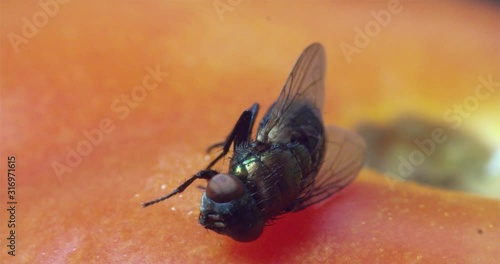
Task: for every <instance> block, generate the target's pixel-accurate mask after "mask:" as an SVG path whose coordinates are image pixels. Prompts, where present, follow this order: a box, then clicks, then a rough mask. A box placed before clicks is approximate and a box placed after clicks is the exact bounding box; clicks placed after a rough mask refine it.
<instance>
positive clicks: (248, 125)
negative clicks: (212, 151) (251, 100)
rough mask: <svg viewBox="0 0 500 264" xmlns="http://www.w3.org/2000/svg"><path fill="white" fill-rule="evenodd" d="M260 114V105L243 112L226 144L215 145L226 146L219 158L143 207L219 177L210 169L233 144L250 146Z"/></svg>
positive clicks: (218, 144)
mask: <svg viewBox="0 0 500 264" xmlns="http://www.w3.org/2000/svg"><path fill="white" fill-rule="evenodd" d="M258 112H259V104H253V105H252V107H250V109H247V110H245V111H243V113H242V114H241V116H240V118H239V119H238V121H237V122H236V125H234V128H233V130H232V131H231V134H229V136H228V137H227V139H226V141H225V142H224V143H217V144H215V145H217V146H224V147H223V149H222V153H221V154H219V156H217V158H215V159H214V160H213V161H212V162H210V164H209V165H208V166H207V168H206V169H205V170H202V171H200V172H198V173H196V174H195V175H193V177H191V178H189V179H188V180H187V181H185V182H184V183H183V184H181V185H180V186H179V187H177V188H176V189H175V190H173V191H172V192H171V193H169V194H167V195H165V196H162V197H160V198H157V199H155V200H152V201H149V202H147V203H143V204H142V207H147V206H150V205H152V204H155V203H159V202H161V201H163V200H166V199H168V198H170V197H172V196H174V195H176V194H178V193H181V192H183V191H184V190H185V189H186V188H187V187H188V186H189V185H191V183H193V182H194V181H195V180H197V179H206V180H210V179H211V178H212V177H213V176H215V175H217V174H218V173H219V172H217V171H215V170H212V169H210V168H211V167H212V166H213V165H214V164H215V163H217V161H219V160H220V159H221V158H223V157H224V156H225V155H226V154H227V153H228V152H229V148H230V147H231V144H233V143H234V145H235V146H239V145H242V144H248V143H249V142H250V136H251V135H252V127H253V124H254V122H255V117H256V116H257V113H258Z"/></svg>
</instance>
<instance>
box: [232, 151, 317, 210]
mask: <svg viewBox="0 0 500 264" xmlns="http://www.w3.org/2000/svg"><path fill="white" fill-rule="evenodd" d="M251 150H252V148H250V151H249V152H246V153H239V152H238V151H236V152H235V156H234V157H233V159H232V162H231V173H232V174H233V175H235V176H237V177H240V179H242V180H243V181H244V182H246V185H247V188H249V189H251V190H252V191H253V196H254V197H255V199H256V202H257V204H258V207H259V208H260V210H261V211H262V212H263V214H264V215H265V217H266V219H269V218H272V217H274V216H276V215H278V214H279V213H281V212H283V211H284V210H285V209H286V208H287V207H288V206H289V205H290V204H291V203H292V202H293V201H294V200H295V199H296V198H297V196H298V195H299V194H300V191H301V190H302V186H303V182H304V177H306V176H307V175H308V174H309V172H310V171H311V169H312V167H311V156H310V154H309V151H308V150H307V148H306V147H305V146H303V145H301V144H279V145H274V146H268V148H267V150H265V151H259V152H258V151H251ZM253 150H255V149H253Z"/></svg>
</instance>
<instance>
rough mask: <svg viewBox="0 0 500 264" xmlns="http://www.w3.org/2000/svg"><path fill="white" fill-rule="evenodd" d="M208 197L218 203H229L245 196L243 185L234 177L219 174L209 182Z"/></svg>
mask: <svg viewBox="0 0 500 264" xmlns="http://www.w3.org/2000/svg"><path fill="white" fill-rule="evenodd" d="M205 192H206V194H207V197H208V198H210V199H212V200H213V201H214V202H217V203H227V202H230V201H232V200H235V199H238V198H240V197H242V196H243V194H245V188H244V187H243V183H242V182H241V181H240V180H239V179H238V178H236V177H235V176H233V175H229V174H217V175H215V176H214V177H212V179H210V180H209V181H208V185H207V188H206V190H205Z"/></svg>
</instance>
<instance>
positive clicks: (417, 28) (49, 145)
mask: <svg viewBox="0 0 500 264" xmlns="http://www.w3.org/2000/svg"><path fill="white" fill-rule="evenodd" d="M40 3H50V5H49V4H47V5H43V6H42V4H40ZM40 3H39V2H37V1H29V2H28V1H2V4H1V5H2V11H1V12H2V13H1V35H2V38H1V47H0V52H1V54H0V55H1V69H0V74H1V76H0V77H1V80H0V81H1V83H0V85H1V90H0V92H1V93H0V107H1V108H0V109H1V114H0V122H1V123H0V125H1V130H0V133H1V134H0V153H1V162H0V168H1V169H2V173H1V175H2V179H0V187H1V189H0V195H1V196H0V202H1V203H3V204H4V207H6V208H7V207H8V204H7V202H8V201H9V197H8V196H7V194H6V192H7V184H8V180H7V165H8V161H7V157H9V156H14V157H15V159H16V170H15V183H16V189H15V197H14V198H15V199H14V200H15V201H16V202H17V204H16V214H15V221H16V227H15V229H13V230H15V236H16V239H15V243H16V244H15V255H16V256H11V255H9V254H8V252H9V250H10V249H9V248H8V247H7V246H6V245H7V243H10V242H9V240H7V239H6V238H8V237H9V233H8V232H10V230H11V229H9V228H7V223H8V221H9V218H10V216H9V212H8V211H7V210H6V209H2V210H1V212H2V213H0V219H1V221H0V225H1V226H0V237H1V238H2V239H1V241H2V242H1V244H0V246H1V247H0V248H1V251H0V259H1V262H2V263H498V262H499V261H500V247H499V245H500V201H498V200H492V199H487V198H482V197H478V196H473V195H469V194H464V193H458V192H449V191H444V190H439V189H433V188H429V187H422V186H418V185H416V184H412V183H408V182H393V181H390V180H388V179H387V178H385V177H383V176H381V175H377V174H378V173H377V172H373V171H370V170H368V169H363V170H362V172H361V173H360V175H359V176H358V178H357V179H356V180H355V181H354V182H353V183H352V184H351V185H350V186H349V187H347V188H346V189H345V190H343V191H342V192H340V193H339V194H338V195H336V196H334V197H332V198H330V199H328V200H326V201H325V202H323V203H321V204H318V205H315V206H311V207H310V208H307V209H306V210H303V211H301V212H298V213H292V214H286V215H284V216H283V218H282V219H279V220H277V221H275V222H274V224H273V225H271V226H268V227H266V228H265V230H264V234H263V235H262V237H260V238H259V239H258V240H257V241H255V242H252V243H238V242H235V241H233V240H231V239H230V238H228V237H224V236H220V235H217V234H215V233H213V232H211V231H206V230H205V229H204V228H202V227H201V226H200V225H199V224H198V213H199V202H200V197H201V195H202V190H200V189H198V188H195V187H194V186H193V187H191V188H189V189H187V190H186V191H185V192H184V193H183V194H182V195H181V196H180V195H179V196H175V197H173V198H171V199H169V200H167V201H164V202H162V203H160V204H158V205H155V206H152V207H148V208H141V203H142V202H146V201H149V200H151V199H154V198H157V197H159V196H161V195H164V194H166V193H167V192H169V191H171V190H172V189H174V188H175V187H177V186H178V185H179V184H180V183H182V182H183V181H184V180H185V179H187V178H189V177H190V176H191V175H193V174H194V173H196V172H197V171H198V170H200V169H202V168H204V167H205V166H206V164H207V163H208V159H207V158H213V156H212V157H206V154H205V153H204V150H205V148H206V147H207V146H209V145H210V144H212V143H215V142H219V141H221V140H223V139H224V138H225V137H226V135H227V134H228V133H229V131H230V130H231V129H232V127H233V125H234V123H235V121H236V120H237V118H238V117H239V115H240V114H241V112H242V111H243V110H244V109H246V108H248V107H250V106H251V104H252V103H254V102H259V103H260V104H261V107H262V108H261V113H260V115H259V118H260V117H261V116H262V113H263V112H264V111H265V110H266V109H267V107H268V106H269V105H270V104H271V103H272V102H273V100H275V99H276V98H277V96H278V94H279V92H280V89H281V87H282V85H283V84H284V81H285V79H286V77H287V74H288V73H289V71H290V70H291V68H292V66H293V63H294V62H295V59H296V58H297V57H298V56H299V54H300V52H301V51H302V50H303V49H304V48H305V47H306V46H307V45H309V44H310V43H312V42H321V43H322V44H323V45H324V47H325V50H326V53H327V78H326V97H325V111H324V120H325V124H337V125H339V126H343V127H348V128H353V127H354V126H355V125H356V124H357V123H358V122H361V121H363V120H375V121H384V120H390V119H391V118H393V117H395V116H397V115H398V114H400V113H403V112H410V113H418V114H420V115H422V116H427V117H433V118H441V116H442V113H443V112H445V111H446V110H447V109H449V108H451V107H452V106H453V104H454V103H457V102H462V101H463V100H464V98H466V97H467V96H469V95H470V94H471V93H472V92H473V89H474V88H475V87H476V86H477V83H478V76H492V79H493V80H496V81H497V82H498V81H500V63H499V62H500V37H499V33H498V29H499V28H500V22H499V21H500V12H499V11H500V7H499V6H498V5H496V6H495V5H493V4H489V2H481V3H479V2H478V3H476V2H473V1H471V2H465V1H436V2H432V1H424V2H418V1H402V2H401V3H400V4H399V5H400V6H399V7H394V6H392V5H397V3H396V4H395V3H392V2H391V1H366V2H358V1H330V2H326V1H324V2H317V3H314V4H313V3H310V2H306V1H296V2H293V3H292V2H289V1H279V2H273V3H264V2H251V1H224V0H220V1H185V2H184V1H59V2H58V1H56V0H53V1H49V0H45V1H40ZM389 5H391V8H392V9H396V10H400V11H399V12H398V13H391V16H390V19H389V20H390V21H388V23H387V25H386V26H384V25H382V24H380V22H377V23H379V24H378V25H379V26H378V27H379V28H380V30H379V32H378V33H377V34H375V33H376V32H377V30H376V26H374V28H373V30H374V32H375V33H374V32H372V33H373V34H372V36H371V37H370V39H369V44H367V45H366V47H358V50H357V52H355V53H352V54H350V55H349V56H347V55H346V54H345V53H344V52H343V51H342V49H341V44H342V43H347V44H349V45H351V46H352V45H355V39H356V32H357V30H356V28H358V29H360V30H363V29H364V28H366V27H365V26H366V25H367V24H368V23H372V24H373V23H375V22H374V21H376V19H375V18H374V15H373V14H374V13H375V14H382V13H380V12H381V10H386V11H387V10H390V9H389ZM47 6H48V7H47ZM47 10H48V11H47ZM40 12H42V13H44V14H45V15H43V14H42V13H40ZM383 14H387V13H383ZM386 21H387V20H386ZM30 23H31V24H32V25H33V26H34V28H33V26H30V25H29V24H30ZM384 23H385V22H384ZM373 25H375V24H373ZM154 71H156V72H157V73H156V74H152V73H151V72H154ZM158 72H159V73H158ZM144 84H146V85H149V87H150V89H141V88H137V87H138V86H143V87H144V86H145V85H144ZM498 90H500V89H498ZM498 90H496V91H494V92H493V93H491V96H489V97H488V99H487V100H486V99H485V100H484V101H481V104H480V106H479V108H478V109H477V110H475V111H474V114H473V115H471V117H470V118H467V119H464V121H463V123H464V125H465V126H467V127H472V128H474V127H475V128H478V129H477V130H479V131H480V132H481V133H482V135H483V136H484V138H487V139H488V140H490V141H491V142H492V144H493V143H495V144H498V143H499V141H500V140H499V139H498V137H497V136H498V134H499V131H500V126H498V119H497V118H498V110H500V104H499V103H498V102H499V100H500V91H498ZM494 120H496V123H495V122H494ZM75 153H77V154H75ZM78 153H79V154H78ZM82 153H83V154H82ZM226 165H227V163H226ZM221 169H222V168H221ZM197 184H201V185H204V184H205V183H204V182H202V181H200V182H198V183H197ZM195 185H196V184H195Z"/></svg>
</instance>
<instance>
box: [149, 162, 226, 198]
mask: <svg viewBox="0 0 500 264" xmlns="http://www.w3.org/2000/svg"><path fill="white" fill-rule="evenodd" d="M217 174H218V172H217V171H214V170H202V171H200V172H198V173H196V174H195V175H193V177H191V178H189V179H188V180H187V181H185V182H184V183H183V184H181V185H180V186H179V187H177V188H176V189H175V190H173V191H172V192H171V193H169V194H167V195H165V196H162V197H160V198H157V199H155V200H152V201H149V202H147V203H143V204H142V207H146V206H150V205H152V204H155V203H159V202H161V201H163V200H166V199H168V198H170V197H172V196H174V195H176V194H178V193H181V192H183V191H184V190H185V189H186V188H187V187H188V186H189V185H191V183H193V182H194V181H195V180H197V179H206V180H210V179H211V178H212V177H213V176H215V175H217Z"/></svg>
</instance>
